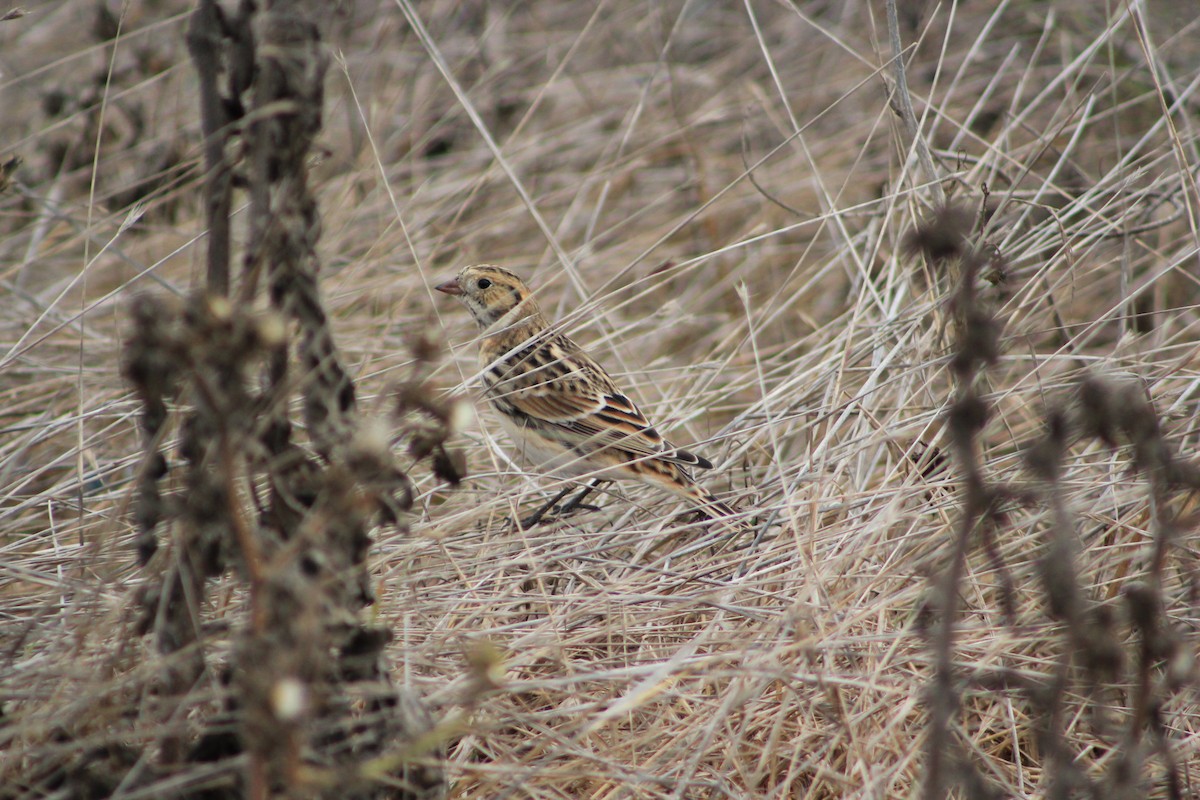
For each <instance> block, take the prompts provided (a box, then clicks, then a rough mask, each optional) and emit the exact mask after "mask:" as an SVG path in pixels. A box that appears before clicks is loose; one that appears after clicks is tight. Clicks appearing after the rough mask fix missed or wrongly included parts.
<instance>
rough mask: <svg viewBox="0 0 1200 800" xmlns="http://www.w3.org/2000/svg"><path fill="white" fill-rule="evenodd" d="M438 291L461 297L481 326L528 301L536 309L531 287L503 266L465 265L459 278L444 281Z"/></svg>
mask: <svg viewBox="0 0 1200 800" xmlns="http://www.w3.org/2000/svg"><path fill="white" fill-rule="evenodd" d="M437 290H438V291H439V292H444V293H445V294H448V295H453V296H454V297H457V298H458V299H459V300H461V301H462V302H463V304H464V305H466V307H467V308H468V309H470V311H471V315H472V316H473V317H475V321H476V322H478V323H479V327H481V328H486V327H488V326H489V325H492V324H494V323H495V322H496V321H497V320H499V319H500V318H502V317H503V316H504V315H505V314H507V313H508V312H510V311H512V310H513V309H514V308H516V307H517V306H518V305H520V304H521V303H523V302H525V301H527V300H528V301H530V303H529V305H528V308H529V310H530V311H531V312H532V311H535V310H536V309H534V308H533V306H532V301H531V298H530V292H529V287H528V286H526V285H525V284H524V283H523V282H522V281H521V279H520V278H518V277H517V276H516V275H514V274H512V273H511V272H509V271H508V270H506V269H501V268H500V267H492V266H486V265H484V266H475V267H465V268H464V269H463V271H462V272H460V273H458V277H457V278H452V279H451V280H448V281H446V282H445V283H443V284H440V285H439V286H437Z"/></svg>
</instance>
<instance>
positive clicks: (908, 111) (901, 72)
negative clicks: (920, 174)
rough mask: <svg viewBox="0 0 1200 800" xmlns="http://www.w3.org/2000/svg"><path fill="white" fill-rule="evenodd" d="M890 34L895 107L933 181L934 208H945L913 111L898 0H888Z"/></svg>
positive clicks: (931, 161)
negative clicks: (901, 36) (898, 15)
mask: <svg viewBox="0 0 1200 800" xmlns="http://www.w3.org/2000/svg"><path fill="white" fill-rule="evenodd" d="M887 21H888V35H889V36H890V37H891V40H892V74H893V80H894V81H895V86H894V87H893V90H892V91H893V94H892V98H891V100H892V107H893V108H895V109H896V112H897V113H898V114H899V115H900V120H901V122H903V123H904V132H905V133H906V134H907V135H908V145H909V147H910V148H912V149H913V150H914V151H915V152H916V154H917V160H918V161H919V162H920V164H921V169H922V170H923V171H924V172H925V178H926V180H927V181H929V190H930V191H931V192H932V193H933V207H934V208H942V207H943V206H945V204H946V193H945V191H944V190H943V189H942V184H941V181H940V180H939V178H938V174H937V170H936V169H935V168H934V165H933V157H932V156H931V155H930V154H929V146H928V145H927V144H926V143H925V139H924V138H923V137H922V136H921V129H920V127H919V126H918V125H917V115H916V112H915V111H913V104H912V95H911V94H910V93H909V91H908V76H907V72H906V70H905V68H904V46H903V45H902V44H901V42H900V21H899V20H898V19H897V16H896V0H887Z"/></svg>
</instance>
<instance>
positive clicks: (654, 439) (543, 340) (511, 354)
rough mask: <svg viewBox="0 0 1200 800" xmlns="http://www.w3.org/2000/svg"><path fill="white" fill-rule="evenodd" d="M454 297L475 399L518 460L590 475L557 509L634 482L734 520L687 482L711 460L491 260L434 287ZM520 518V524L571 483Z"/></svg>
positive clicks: (535, 520) (564, 473)
mask: <svg viewBox="0 0 1200 800" xmlns="http://www.w3.org/2000/svg"><path fill="white" fill-rule="evenodd" d="M435 288H436V289H437V290H438V291H439V292H443V293H445V294H447V295H451V296H453V297H455V298H457V299H458V300H460V301H461V302H462V303H463V304H464V305H465V306H466V307H467V309H468V310H469V311H470V312H471V316H472V317H474V319H475V322H476V323H477V324H478V325H479V329H480V331H481V335H480V339H479V367H480V375H481V377H482V382H483V388H484V396H485V398H486V399H487V401H488V403H489V404H490V405H491V407H492V408H493V409H494V410H495V411H496V412H497V414H498V416H499V418H500V421H501V423H502V424H503V426H504V428H505V429H506V430H507V432H508V433H509V435H510V437H511V438H512V441H513V444H514V446H515V448H516V450H517V452H518V455H519V456H520V457H521V459H522V460H523V461H525V462H526V463H529V464H532V465H533V466H535V467H537V468H540V469H542V470H544V471H546V472H549V473H551V474H553V475H556V476H559V477H563V478H568V479H579V478H587V479H590V483H589V485H587V486H585V487H584V488H583V490H582V491H581V492H580V493H579V495H578V496H576V497H574V498H572V499H571V500H570V501H568V502H567V503H566V504H565V505H563V506H562V507H561V508H560V509H559V511H558V514H559V515H566V514H568V513H570V512H572V511H574V510H577V509H579V508H581V507H583V508H587V509H590V510H595V507H594V506H584V505H583V500H584V499H585V498H586V497H587V496H588V494H589V493H590V492H592V491H593V490H595V489H596V488H597V487H598V486H599V485H600V484H602V483H603V482H605V481H609V480H637V481H641V482H642V483H647V484H650V485H652V486H656V487H659V488H661V489H665V490H667V491H668V492H671V493H673V494H676V495H678V496H680V497H683V498H684V499H686V500H687V501H689V502H690V503H691V504H692V505H693V506H694V507H695V508H696V510H697V511H699V512H700V513H701V514H702V515H703V516H704V517H707V518H708V519H710V520H718V519H728V520H729V522H730V525H731V526H732V527H734V528H737V527H740V523H739V522H738V521H737V515H738V512H737V511H736V510H735V509H734V508H733V507H731V506H730V505H728V504H727V503H725V502H723V501H721V500H719V499H717V497H716V496H715V495H713V493H712V492H710V491H709V490H708V489H706V488H704V487H703V486H701V485H700V484H698V483H696V481H695V480H693V479H692V475H691V470H692V469H712V466H713V465H712V462H711V461H709V460H708V459H706V458H704V457H702V456H699V455H696V454H695V453H692V452H690V451H688V450H683V449H681V448H678V447H675V446H674V445H672V444H671V443H670V442H668V441H667V440H666V439H664V438H663V436H662V434H660V433H659V432H658V430H657V429H655V427H654V426H653V425H651V424H650V422H649V420H647V419H646V416H645V415H644V414H643V413H642V412H641V409H639V408H638V407H637V404H636V403H634V402H633V400H631V399H630V398H629V395H628V394H627V393H625V392H623V391H621V389H619V388H618V387H617V384H616V382H615V381H613V379H612V377H611V376H610V375H609V374H608V373H607V372H605V370H604V368H603V367H601V366H600V364H598V363H597V362H596V361H595V360H594V359H593V358H592V357H591V356H589V355H588V354H587V352H586V351H584V349H583V348H582V347H580V346H579V345H578V344H576V343H575V342H574V341H572V340H571V338H570V337H568V336H566V335H565V334H564V333H562V332H561V331H559V330H558V329H557V328H556V327H555V326H554V325H552V324H551V323H550V321H549V320H548V319H547V318H546V316H545V315H544V314H543V313H542V311H541V309H540V308H539V307H538V303H537V300H536V298H535V297H534V294H533V292H532V291H531V290H530V288H529V287H528V286H526V285H525V282H524V281H522V280H521V279H520V278H519V277H517V275H516V274H515V273H513V272H511V271H509V270H507V269H504V268H502V267H498V266H495V265H491V264H479V265H473V266H467V267H464V268H463V269H462V270H461V271H460V272H459V273H458V275H457V276H455V277H454V278H451V279H450V280H448V281H445V282H444V283H441V284H439V285H438V286H436V287H435ZM575 486H576V484H574V483H572V484H568V486H567V487H566V488H565V489H563V490H562V491H561V492H560V493H559V494H558V495H556V496H555V497H554V498H553V499H551V500H550V502H548V503H546V504H545V505H544V506H542V507H541V508H540V509H538V510H537V511H536V512H534V513H533V514H531V515H529V516H528V517H526V518H525V519H523V520H521V527H522V528H525V529H528V528H531V527H533V526H535V525H537V524H539V523H540V522H541V521H542V519H543V517H545V515H546V514H547V513H548V512H549V511H550V510H551V509H552V508H554V506H556V505H557V504H558V503H559V502H560V501H561V500H562V499H563V498H564V497H566V495H567V494H568V493H569V492H570V491H572V489H574V488H575Z"/></svg>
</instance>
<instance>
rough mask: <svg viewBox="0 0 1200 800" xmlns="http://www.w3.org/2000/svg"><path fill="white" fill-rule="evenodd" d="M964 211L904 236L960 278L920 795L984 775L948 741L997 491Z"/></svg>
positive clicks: (983, 331) (984, 335)
mask: <svg viewBox="0 0 1200 800" xmlns="http://www.w3.org/2000/svg"><path fill="white" fill-rule="evenodd" d="M888 9H889V20H894V18H895V8H894V5H893V4H891V3H889V6H888ZM971 219H972V215H971V214H970V213H969V212H967V211H964V210H961V209H948V208H943V209H941V210H939V211H938V212H936V214H935V215H934V216H933V217H932V218H931V220H930V221H928V222H926V223H924V224H923V225H922V226H921V227H920V228H918V230H917V231H916V232H915V233H914V234H913V236H912V237H911V245H912V247H913V249H916V250H918V251H920V252H922V253H923V255H924V256H925V257H926V258H928V259H929V260H930V261H932V262H933V263H934V265H935V267H941V268H942V269H944V270H950V269H952V268H953V267H954V266H955V262H956V261H957V262H958V264H957V266H958V267H959V270H958V273H959V274H958V281H959V282H958V285H957V286H956V287H955V291H954V295H953V297H952V298H951V304H952V307H953V311H954V315H955V319H956V322H957V326H956V328H957V341H956V343H955V350H954V354H953V357H952V360H951V367H952V370H953V372H954V376H955V381H956V383H957V387H958V388H957V397H956V399H955V401H954V403H953V405H952V406H951V408H950V410H949V412H948V414H947V427H948V428H949V435H950V440H951V445H952V447H953V453H954V457H955V461H956V462H957V464H958V466H959V469H960V470H961V472H962V483H963V488H962V490H961V491H962V510H961V512H960V513H961V517H960V519H959V522H958V524H957V525H956V529H955V535H954V541H953V549H952V551H951V554H950V558H949V564H948V565H947V567H946V568H945V571H944V572H943V573H942V574H941V576H940V577H939V580H938V581H937V587H936V592H935V593H934V596H933V598H932V605H933V607H934V609H935V618H934V626H935V627H934V632H933V636H932V647H933V653H934V676H933V681H932V684H931V685H930V687H929V690H928V695H927V697H928V700H929V703H930V715H929V716H930V720H929V735H928V739H927V741H926V773H925V783H924V787H923V796H924V797H925V798H926V800H940V798H942V797H944V796H945V795H946V792H947V791H948V789H949V787H950V785H951V783H952V774H953V775H954V776H956V777H957V782H959V783H963V782H965V783H968V784H974V783H978V782H981V781H983V778H982V776H981V775H978V774H976V772H975V770H974V768H973V766H972V765H971V764H970V762H967V761H966V760H965V759H963V758H961V757H960V756H958V755H957V752H958V748H957V747H955V746H954V743H953V739H952V732H951V724H952V722H953V719H954V716H955V714H956V712H957V710H958V706H959V692H958V687H957V686H956V685H955V669H954V622H955V617H956V615H957V613H958V602H957V601H958V592H959V585H960V582H961V581H962V576H963V570H964V567H965V564H966V558H967V552H968V549H969V547H970V542H971V541H972V537H973V535H974V534H975V533H976V532H977V531H980V532H981V536H984V534H982V529H983V528H984V527H985V526H990V525H992V524H993V523H994V520H995V517H996V509H995V503H996V499H997V492H996V490H995V489H993V488H992V487H989V486H988V485H987V483H986V481H985V478H984V471H983V464H982V461H981V456H980V450H979V442H978V440H979V437H980V435H981V434H982V432H983V429H984V426H985V424H986V422H987V416H988V408H987V405H986V404H985V402H984V400H983V398H982V397H981V396H980V394H979V390H978V382H979V378H980V376H981V375H982V373H983V370H984V369H985V368H986V367H987V366H988V365H990V364H991V363H993V362H994V361H995V358H996V352H997V346H998V345H997V341H996V338H997V324H996V321H995V320H994V319H993V318H992V317H991V316H990V314H989V313H988V312H987V311H986V310H984V309H983V308H982V306H981V304H980V301H979V298H978V296H977V290H976V281H977V280H978V276H979V271H980V269H981V267H982V263H983V259H982V256H981V254H980V253H979V251H978V249H976V248H972V247H970V246H969V245H968V240H967V236H968V235H969V234H970V232H971V224H970V220H971ZM986 540H987V537H986V536H984V541H985V542H986Z"/></svg>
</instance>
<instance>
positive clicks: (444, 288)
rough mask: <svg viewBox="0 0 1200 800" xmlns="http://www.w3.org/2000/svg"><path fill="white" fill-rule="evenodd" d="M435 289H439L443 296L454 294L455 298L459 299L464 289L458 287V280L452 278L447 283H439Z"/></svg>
mask: <svg viewBox="0 0 1200 800" xmlns="http://www.w3.org/2000/svg"><path fill="white" fill-rule="evenodd" d="M433 288H435V289H437V290H438V291H439V292H442V293H443V294H452V295H454V296H455V297H458V296H460V295H461V294H462V293H463V290H462V287H461V286H459V285H458V278H451V279H450V280H448V281H446V282H445V283H439V284H438V285H437V286H435V287H433Z"/></svg>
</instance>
